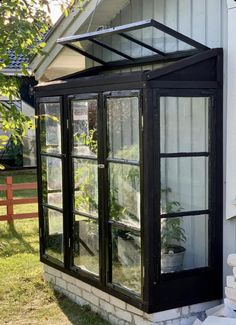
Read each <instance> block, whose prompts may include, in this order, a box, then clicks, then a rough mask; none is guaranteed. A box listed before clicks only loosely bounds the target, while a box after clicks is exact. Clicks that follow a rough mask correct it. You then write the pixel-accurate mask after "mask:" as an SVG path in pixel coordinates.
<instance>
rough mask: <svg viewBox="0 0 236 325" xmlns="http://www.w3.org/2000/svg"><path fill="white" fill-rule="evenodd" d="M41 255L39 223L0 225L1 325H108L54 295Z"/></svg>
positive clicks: (25, 222) (0, 223) (34, 221)
mask: <svg viewBox="0 0 236 325" xmlns="http://www.w3.org/2000/svg"><path fill="white" fill-rule="evenodd" d="M30 177H31V176H30ZM1 178H2V176H1V177H0V179H1ZM17 179H18V180H19V181H18V182H22V181H23V180H24V181H26V182H29V181H33V178H31V180H30V178H28V177H24V176H23V175H21V176H20V177H18V178H17ZM34 180H35V176H34ZM15 181H16V180H14V182H15ZM0 182H2V180H0ZM22 196H23V195H21V197H22ZM34 208H35V207H33V206H32V205H27V206H26V205H25V206H21V207H20V208H19V209H21V212H22V213H23V212H29V210H32V209H34ZM26 210H27V211H26ZM0 214H1V211H0ZM38 251H39V247H38V220H37V219H33V220H17V221H15V222H14V225H13V226H9V225H8V224H7V222H5V221H4V222H3V221H2V222H0V274H1V277H0V324H12V325H13V324H14V325H34V324H35V325H44V324H45V325H47V324H48V325H59V324H60V325H67V324H74V325H76V324H79V325H90V324H91V325H105V324H108V323H107V322H106V321H104V320H102V319H101V318H100V317H99V316H98V315H96V314H94V313H92V312H91V311H89V310H88V309H86V308H81V307H79V306H78V305H76V304H75V303H73V302H71V301H70V300H69V299H67V298H66V297H65V296H63V295H62V294H58V293H55V292H54V290H53V289H52V288H51V287H50V285H49V284H47V283H45V282H44V281H43V277H42V265H41V263H40V262H39V252H38Z"/></svg>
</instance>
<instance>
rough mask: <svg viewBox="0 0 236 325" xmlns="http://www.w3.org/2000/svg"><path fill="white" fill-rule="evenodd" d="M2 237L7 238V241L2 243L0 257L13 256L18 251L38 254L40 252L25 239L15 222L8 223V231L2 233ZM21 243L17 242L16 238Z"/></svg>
mask: <svg viewBox="0 0 236 325" xmlns="http://www.w3.org/2000/svg"><path fill="white" fill-rule="evenodd" d="M1 239H5V242H2V243H1V244H0V257H1V256H4V257H5V256H12V255H14V254H16V253H17V254H18V253H31V254H36V253H37V252H38V250H37V249H35V248H34V247H33V246H31V245H30V244H29V242H28V241H26V240H25V239H24V236H23V235H22V234H20V233H19V232H18V231H17V230H16V228H15V225H14V223H13V222H11V223H9V224H8V231H7V232H5V233H2V234H1ZM15 239H16V240H17V241H18V242H19V243H15V242H14V240H15Z"/></svg>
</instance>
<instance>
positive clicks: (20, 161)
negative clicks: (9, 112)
mask: <svg viewBox="0 0 236 325" xmlns="http://www.w3.org/2000/svg"><path fill="white" fill-rule="evenodd" d="M10 60H11V62H10V64H9V65H8V66H7V67H6V68H5V69H3V70H2V72H3V73H4V74H5V75H6V76H9V78H11V77H12V76H17V78H18V80H19V83H20V98H19V99H16V100H15V101H14V105H15V106H16V107H17V109H19V110H21V111H22V112H23V113H24V114H26V115H28V116H32V118H33V117H34V116H35V109H34V98H33V95H32V94H30V89H31V88H32V87H33V86H34V85H35V79H34V78H33V77H25V76H23V75H22V72H21V69H20V66H21V64H22V62H25V61H26V59H25V58H24V57H23V56H22V55H20V56H18V57H17V58H16V57H15V56H14V55H13V54H12V55H10ZM0 101H1V103H2V104H3V105H4V106H5V107H6V109H9V105H10V102H9V100H8V99H7V98H3V97H0ZM0 132H1V130H0ZM0 159H1V160H4V161H5V162H6V164H8V163H10V164H11V165H12V164H13V165H14V164H15V165H16V166H18V167H19V166H21V165H23V166H24V167H29V166H36V146H35V130H29V131H28V132H27V135H26V136H25V138H24V145H23V147H22V149H20V148H19V147H18V146H17V148H15V149H14V147H12V146H10V141H9V143H8V145H7V146H6V149H5V150H4V151H2V152H0Z"/></svg>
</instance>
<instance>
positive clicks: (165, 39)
mask: <svg viewBox="0 0 236 325" xmlns="http://www.w3.org/2000/svg"><path fill="white" fill-rule="evenodd" d="M57 43H58V44H61V45H64V46H65V47H66V48H69V49H71V50H74V51H75V52H77V53H78V54H79V57H86V58H88V59H90V60H92V61H94V63H95V65H100V66H102V67H104V69H108V68H117V67H119V68H120V67H126V66H136V65H145V64H152V63H157V62H166V61H174V60H179V59H182V58H185V57H188V56H192V55H195V54H197V53H199V52H204V51H206V50H209V48H208V47H207V46H205V45H204V44H202V43H199V42H197V41H195V40H194V39H192V38H190V37H188V36H186V35H184V34H181V33H179V32H177V31H175V30H173V29H171V28H170V27H168V26H166V25H164V24H161V23H159V22H157V21H155V20H153V19H149V20H143V21H138V22H134V23H130V24H126V25H122V26H117V27H113V28H108V29H102V30H98V31H95V32H91V33H85V34H80V35H71V36H68V37H64V38H60V39H58V41H57ZM167 43H168V44H169V45H171V46H168V47H167V46H166V44H167ZM180 45H182V46H180ZM183 45H184V46H183ZM93 46H95V47H93ZM135 47H136V48H139V50H138V51H132V49H134V48H135ZM180 47H181V48H185V50H179V48H180ZM135 52H137V53H136V55H135ZM78 71H79V66H78Z"/></svg>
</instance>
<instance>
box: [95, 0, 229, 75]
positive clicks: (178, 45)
mask: <svg viewBox="0 0 236 325" xmlns="http://www.w3.org/2000/svg"><path fill="white" fill-rule="evenodd" d="M226 14H227V10H226V0H130V2H129V5H127V6H126V7H125V8H124V9H123V10H121V11H120V13H119V14H118V15H117V16H116V18H115V19H114V20H112V21H111V22H110V24H109V26H119V25H123V24H128V23H130V22H135V21H140V20H145V19H150V18H153V19H155V20H157V21H159V22H161V23H163V24H165V25H167V26H169V27H171V28H173V29H175V30H177V31H179V32H181V33H183V34H185V35H187V36H189V37H191V38H193V39H195V40H196V41H199V42H201V43H203V44H205V45H207V46H209V47H211V48H213V47H223V46H224V42H225V40H224V38H223V34H224V28H225V17H226ZM136 35H137V37H138V38H139V39H141V40H143V41H145V39H146V40H147V39H148V38H153V42H152V45H153V46H155V45H156V46H157V48H159V49H160V48H163V49H164V50H166V51H175V50H186V49H189V46H188V45H186V44H184V43H183V42H177V41H176V40H174V38H172V39H170V37H169V38H168V39H165V40H164V38H163V44H160V42H159V40H158V44H157V36H161V35H163V33H162V32H159V35H158V33H156V32H155V37H153V34H152V33H150V30H148V29H146V30H145V29H144V30H143V31H141V30H140V31H136ZM120 40H122V41H120V44H118V45H117V40H115V44H114V43H113V44H111V45H113V46H114V45H115V46H116V48H117V47H118V46H119V47H120V49H121V50H122V49H123V50H124V49H125V51H126V53H127V54H133V55H137V54H139V55H142V56H144V55H145V54H146V55H148V54H150V52H149V51H148V50H146V49H142V50H141V49H138V47H137V45H131V46H130V44H129V41H127V40H125V39H122V38H120ZM174 43H175V44H174ZM127 46H128V47H129V50H128V52H127ZM101 51H102V50H101V48H100V47H98V46H96V47H95V48H94V52H96V54H98V53H99V52H101ZM105 53H106V55H105V56H103V58H104V59H109V58H110V56H113V57H114V56H115V54H112V55H111V54H108V53H107V51H105ZM89 66H91V63H90V64H89ZM148 68H150V69H151V68H152V66H145V68H144V69H148ZM139 69H140V68H139ZM133 70H137V68H134V69H133ZM126 71H130V70H128V69H126Z"/></svg>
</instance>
